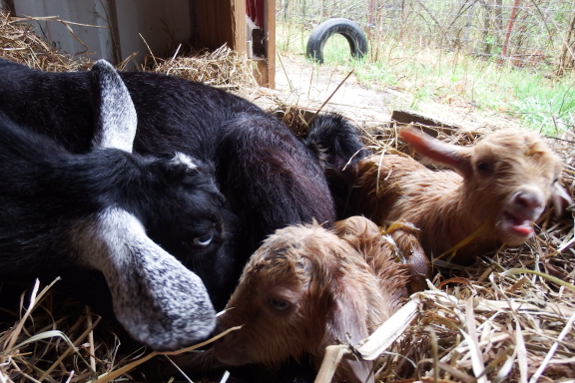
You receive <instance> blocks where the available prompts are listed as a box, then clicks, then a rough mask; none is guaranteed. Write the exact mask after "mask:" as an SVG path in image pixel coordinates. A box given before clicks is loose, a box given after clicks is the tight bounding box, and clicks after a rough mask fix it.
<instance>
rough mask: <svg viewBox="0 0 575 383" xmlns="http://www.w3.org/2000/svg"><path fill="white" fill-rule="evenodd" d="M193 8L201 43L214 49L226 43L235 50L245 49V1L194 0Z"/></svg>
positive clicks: (241, 50)
mask: <svg viewBox="0 0 575 383" xmlns="http://www.w3.org/2000/svg"><path fill="white" fill-rule="evenodd" d="M195 8H196V9H195V14H196V22H197V28H198V39H199V42H200V44H201V45H203V46H204V47H205V48H208V49H210V50H215V49H218V48H219V47H221V46H222V45H224V44H226V45H227V46H229V47H230V48H231V49H233V50H235V51H237V52H245V51H246V21H245V18H246V16H245V15H246V5H245V1H235V0H209V1H196V2H195Z"/></svg>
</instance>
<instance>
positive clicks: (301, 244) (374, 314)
mask: <svg viewBox="0 0 575 383" xmlns="http://www.w3.org/2000/svg"><path fill="white" fill-rule="evenodd" d="M335 231H336V233H338V234H341V235H342V237H343V238H344V240H342V239H341V238H340V237H338V236H337V235H336V234H335V233H334V232H331V231H328V230H326V229H324V228H323V227H321V226H320V225H318V224H311V225H297V226H290V227H287V228H285V229H281V230H278V231H277V232H276V233H275V234H274V235H272V236H270V237H269V238H268V239H267V240H266V241H265V242H264V244H263V245H262V246H261V247H260V249H259V250H258V251H257V252H256V253H255V254H254V255H253V256H252V258H251V259H250V261H249V263H248V264H247V265H246V268H245V269H244V273H243V275H242V277H241V280H240V282H239V286H238V288H237V289H236V291H235V292H234V294H233V296H232V297H231V299H230V301H229V303H228V308H229V309H230V310H229V311H228V312H226V313H225V314H224V315H223V316H221V317H220V318H219V319H218V327H219V328H220V329H221V330H223V329H226V328H229V327H232V326H236V325H242V324H243V325H244V327H243V328H242V329H241V330H239V331H235V332H233V333H230V334H228V335H226V337H225V338H224V340H222V341H220V342H218V343H216V346H215V353H214V354H215V355H216V356H218V353H221V354H219V356H220V357H221V356H222V355H223V359H224V360H223V361H224V363H227V364H231V365H242V364H249V363H263V364H266V365H268V366H277V365H279V364H280V363H282V362H283V361H285V360H287V359H288V358H289V357H293V358H296V359H297V358H299V357H300V356H301V355H302V354H303V353H304V352H305V353H307V354H309V355H310V356H311V358H312V360H313V362H314V365H315V366H316V368H317V367H319V364H320V363H321V361H322V358H323V355H324V351H325V347H326V346H328V345H332V344H338V343H344V344H350V343H351V344H352V345H355V344H357V342H359V341H360V340H361V339H363V338H365V337H367V336H368V335H369V334H370V333H371V332H372V331H373V330H374V329H375V328H376V327H377V326H378V325H380V324H381V323H383V322H384V321H385V320H386V319H387V318H388V317H389V316H390V315H391V314H393V313H394V312H395V311H396V310H397V309H398V308H399V307H400V305H401V303H402V299H403V298H404V297H405V295H406V288H405V285H406V281H407V277H406V273H405V270H404V268H403V267H402V266H401V265H399V264H398V263H396V262H395V261H394V260H393V258H392V256H391V251H390V249H389V248H388V246H386V245H385V244H382V236H381V233H380V232H379V230H378V229H377V227H376V225H375V224H373V223H371V222H369V221H368V220H367V219H365V218H363V217H352V218H349V219H348V220H345V221H343V222H339V223H338V224H337V225H336V229H335ZM348 240H349V242H348ZM274 299H276V300H281V301H285V302H289V307H288V308H287V309H285V310H277V309H276V308H274V305H273V304H272V302H273V300H274ZM370 369H371V363H370V362H358V361H352V360H344V362H342V365H341V366H340V369H339V370H338V375H337V376H338V378H337V379H338V381H354V382H359V381H364V380H365V379H366V378H367V377H368V376H369V371H370Z"/></svg>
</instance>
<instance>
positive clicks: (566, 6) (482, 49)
mask: <svg viewBox="0 0 575 383" xmlns="http://www.w3.org/2000/svg"><path fill="white" fill-rule="evenodd" d="M277 5H278V9H277V16H278V18H279V19H283V20H290V21H296V22H298V23H301V24H302V25H304V26H307V27H313V26H315V25H317V24H318V23H319V22H321V21H324V20H326V19H329V18H331V17H345V18H348V19H351V20H353V21H355V22H357V23H358V24H359V25H360V26H361V27H362V28H363V30H364V31H365V33H366V34H367V36H368V37H369V39H370V41H371V43H372V45H373V42H374V41H376V40H377V41H388V39H392V40H394V41H397V42H402V43H410V44H418V45H421V46H432V47H436V48H441V49H447V50H450V51H462V52H464V53H465V54H469V55H473V56H476V57H480V58H483V59H488V60H495V61H496V62H498V63H508V64H510V65H513V66H516V67H521V68H526V67H529V68H546V69H552V70H553V71H554V72H555V73H556V74H564V73H565V72H566V71H571V70H573V69H574V67H575V4H574V1H573V0H459V1H457V0H455V1H454V0H355V1H353V0H281V1H279V2H277Z"/></svg>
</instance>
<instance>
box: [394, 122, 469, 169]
mask: <svg viewBox="0 0 575 383" xmlns="http://www.w3.org/2000/svg"><path fill="white" fill-rule="evenodd" d="M399 137H400V138H401V139H402V140H403V141H404V142H405V143H407V144H409V145H411V147H413V149H415V151H417V152H418V153H419V154H421V155H422V156H425V157H427V158H429V159H430V160H433V161H435V162H438V163H440V164H443V165H447V166H449V167H450V168H452V169H455V170H458V171H459V172H461V173H462V174H467V173H468V172H470V170H471V169H470V166H471V164H470V159H469V156H468V155H467V153H468V150H467V149H466V148H462V147H459V146H456V145H451V144H448V143H445V142H442V141H440V140H438V139H435V138H433V137H431V136H430V135H429V134H425V133H422V132H421V131H419V130H417V129H415V128H411V127H408V128H405V129H403V130H401V131H400V132H399Z"/></svg>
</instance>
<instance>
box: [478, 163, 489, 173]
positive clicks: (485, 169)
mask: <svg viewBox="0 0 575 383" xmlns="http://www.w3.org/2000/svg"><path fill="white" fill-rule="evenodd" d="M477 169H478V170H479V171H482V172H488V171H490V170H491V165H489V164H488V163H487V162H478V163H477Z"/></svg>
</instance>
